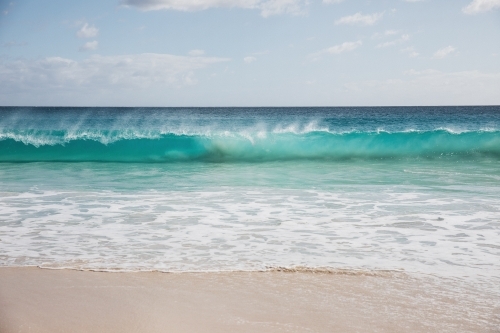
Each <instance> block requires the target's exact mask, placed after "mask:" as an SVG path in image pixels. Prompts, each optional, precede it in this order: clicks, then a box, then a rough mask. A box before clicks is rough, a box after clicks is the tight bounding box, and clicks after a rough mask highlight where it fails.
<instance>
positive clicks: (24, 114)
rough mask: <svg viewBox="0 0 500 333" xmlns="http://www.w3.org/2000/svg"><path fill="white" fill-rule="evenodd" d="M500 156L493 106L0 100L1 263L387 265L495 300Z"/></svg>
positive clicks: (181, 267) (214, 267)
mask: <svg viewBox="0 0 500 333" xmlns="http://www.w3.org/2000/svg"><path fill="white" fill-rule="evenodd" d="M499 162H500V107H499V106H482V107H479V106H474V107H465V106H464V107H458V106H457V107H365V108H357V107H351V108H292V107H289V108H285V107H284V108H104V107H95V108H71V107H1V108H0V266H40V267H46V268H75V269H92V270H110V271H123V270H125V271H137V270H144V271H149V270H155V271H166V272H179V271H235V270H244V271H252V270H266V269H273V268H277V267H286V268H298V267H306V268H308V269H313V270H314V269H351V270H370V271H371V270H374V271H376V270H397V271H404V272H409V273H418V274H427V275H431V276H439V277H446V278H453V279H458V280H464V281H472V282H473V283H476V284H482V285H484V286H485V288H491V289H492V290H493V289H495V287H494V286H495V285H496V286H498V284H499V283H500V264H499V263H500V242H499V239H500V186H499V185H500V163H499ZM488 286H489V287H488Z"/></svg>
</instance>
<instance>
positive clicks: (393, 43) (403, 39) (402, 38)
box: [377, 35, 410, 48]
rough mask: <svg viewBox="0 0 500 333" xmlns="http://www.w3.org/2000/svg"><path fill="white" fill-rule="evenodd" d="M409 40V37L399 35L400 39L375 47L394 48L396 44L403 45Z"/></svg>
mask: <svg viewBox="0 0 500 333" xmlns="http://www.w3.org/2000/svg"><path fill="white" fill-rule="evenodd" d="M409 39H410V35H401V37H400V38H398V39H395V40H392V41H389V42H385V43H380V44H378V45H377V47H378V48H382V47H388V46H394V45H396V44H401V43H404V42H406V41H408V40H409Z"/></svg>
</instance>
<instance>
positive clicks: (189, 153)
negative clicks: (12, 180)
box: [0, 129, 500, 163]
mask: <svg viewBox="0 0 500 333" xmlns="http://www.w3.org/2000/svg"><path fill="white" fill-rule="evenodd" d="M408 158H410V159H415V158H425V159H439V158H448V159H471V158H493V159H500V132H499V131H464V132H458V133H455V132H452V131H449V130H446V129H436V130H430V131H402V132H386V131H370V132H360V131H352V132H346V133H335V132H333V133H332V132H329V131H317V130H313V131H309V132H297V131H272V132H259V131H255V132H251V131H243V132H231V131H224V132H219V133H205V134H201V133H200V134H180V133H162V132H158V131H142V132H141V131H132V130H126V129H125V130H101V131H96V130H93V131H80V132H69V131H64V130H57V131H54V130H30V131H17V132H16V131H2V132H1V133H0V161H1V162H39V161H44V162H85V161H93V162H146V163H149V162H151V163H153V162H157V163H160V162H163V163H167V162H190V161H202V162H218V163H223V162H265V161H293V160H318V161H325V162H328V161H336V160H350V159H368V160H369V159H408Z"/></svg>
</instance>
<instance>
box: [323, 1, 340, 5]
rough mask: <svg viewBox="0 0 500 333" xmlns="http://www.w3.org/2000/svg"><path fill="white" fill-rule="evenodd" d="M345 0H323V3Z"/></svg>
mask: <svg viewBox="0 0 500 333" xmlns="http://www.w3.org/2000/svg"><path fill="white" fill-rule="evenodd" d="M343 1H344V0H323V3H327V4H331V3H341V2H343Z"/></svg>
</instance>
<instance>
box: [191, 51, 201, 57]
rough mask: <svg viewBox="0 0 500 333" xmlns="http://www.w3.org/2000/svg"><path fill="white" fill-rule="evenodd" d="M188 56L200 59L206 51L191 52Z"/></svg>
mask: <svg viewBox="0 0 500 333" xmlns="http://www.w3.org/2000/svg"><path fill="white" fill-rule="evenodd" d="M188 54H189V55H190V56H192V57H199V56H202V55H204V54H205V51H204V50H191V51H189V52H188Z"/></svg>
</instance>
